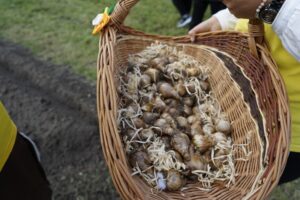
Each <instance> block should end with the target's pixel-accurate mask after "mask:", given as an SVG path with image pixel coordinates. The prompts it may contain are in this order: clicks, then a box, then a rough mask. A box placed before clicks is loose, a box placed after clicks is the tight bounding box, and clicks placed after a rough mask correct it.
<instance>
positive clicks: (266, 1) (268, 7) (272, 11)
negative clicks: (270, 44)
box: [256, 0, 285, 24]
mask: <svg viewBox="0 0 300 200" xmlns="http://www.w3.org/2000/svg"><path fill="white" fill-rule="evenodd" d="M284 2H285V0H262V2H261V4H260V5H259V6H258V8H257V9H256V17H257V18H258V19H261V20H262V21H264V22H265V23H268V24H272V23H273V21H274V20H275V18H276V16H277V14H278V12H279V10H280V9H281V7H282V5H283V3H284Z"/></svg>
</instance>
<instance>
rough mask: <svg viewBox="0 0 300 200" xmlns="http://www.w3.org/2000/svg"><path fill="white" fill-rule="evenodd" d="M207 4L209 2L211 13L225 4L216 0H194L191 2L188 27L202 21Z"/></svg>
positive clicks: (192, 26) (222, 7) (221, 8)
mask: <svg viewBox="0 0 300 200" xmlns="http://www.w3.org/2000/svg"><path fill="white" fill-rule="evenodd" d="M208 4H210V9H211V14H212V15H213V14H215V13H217V12H218V11H220V10H223V9H225V8H226V6H225V5H224V4H223V3H222V2H220V1H218V0H194V3H193V7H194V8H193V14H192V22H191V24H190V29H192V28H194V27H195V26H196V25H198V24H199V23H200V22H202V20H203V17H204V13H205V11H206V9H207V6H208Z"/></svg>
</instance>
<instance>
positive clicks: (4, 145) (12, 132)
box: [0, 101, 17, 173]
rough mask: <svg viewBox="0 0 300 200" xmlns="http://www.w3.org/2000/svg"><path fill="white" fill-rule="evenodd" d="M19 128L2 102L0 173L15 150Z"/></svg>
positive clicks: (0, 110)
mask: <svg viewBox="0 0 300 200" xmlns="http://www.w3.org/2000/svg"><path fill="white" fill-rule="evenodd" d="M16 136H17V128H16V126H15V124H14V122H13V121H12V120H11V119H10V117H9V115H8V114H7V111H6V110H5V108H4V106H3V104H2V103H1V101H0V173H1V170H2V168H3V166H4V164H5V162H6V161H7V159H8V157H9V154H10V152H11V151H12V149H13V146H14V144H15V140H16Z"/></svg>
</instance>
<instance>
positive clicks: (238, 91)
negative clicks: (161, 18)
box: [97, 0, 290, 200]
mask: <svg viewBox="0 0 300 200" xmlns="http://www.w3.org/2000/svg"><path fill="white" fill-rule="evenodd" d="M137 2H138V0H120V1H119V2H118V4H117V5H116V7H115V10H114V12H113V13H112V15H111V21H110V23H109V25H108V26H107V27H105V28H104V30H103V31H102V32H101V35H100V43H99V57H98V66H97V109H98V117H99V125H100V137H101V145H102V150H103V153H104V156H105V159H106V162H107V165H108V168H109V171H110V174H111V176H112V180H113V182H114V185H115V187H116V189H117V191H118V192H119V194H120V196H121V197H122V198H123V199H230V200H231V199H266V198H267V197H268V195H269V194H270V192H271V191H272V189H273V188H274V187H275V186H276V185H277V183H278V180H279V178H280V176H281V174H282V172H283V169H284V166H285V164H286V160H287V157H288V152H289V140H290V114H289V108H288V101H287V94H286V91H285V88H284V83H283V80H282V78H281V76H280V74H279V72H278V71H277V67H276V64H275V63H274V61H273V60H272V58H271V56H270V54H269V52H268V50H267V48H266V47H265V45H263V40H262V39H263V38H262V36H263V32H262V30H263V29H262V26H261V24H260V23H257V24H255V23H254V25H251V26H249V28H250V34H242V33H238V32H215V33H206V34H199V35H197V37H196V43H193V44H191V43H190V38H189V37H188V36H183V37H166V36H158V35H149V34H146V33H143V32H140V31H136V30H134V29H131V28H129V27H126V26H124V25H122V23H123V21H124V19H125V18H126V16H127V15H128V13H129V10H130V8H132V7H133V6H134V5H135V4H136V3H137ZM253 22H255V21H253ZM155 41H160V42H162V43H167V44H168V45H170V46H174V47H176V48H177V49H178V50H182V51H184V52H185V53H186V54H187V55H190V56H192V57H194V59H196V60H198V61H199V62H200V63H201V64H203V65H206V66H209V75H210V76H209V82H210V84H211V89H212V92H213V93H214V95H215V96H216V98H217V99H218V101H219V103H220V105H221V107H222V110H223V111H224V112H226V113H227V114H228V116H229V119H230V121H233V125H232V126H233V131H232V138H233V142H234V143H235V144H241V143H246V142H247V138H248V137H249V136H250V146H249V150H250V151H251V152H252V154H251V156H250V158H249V161H247V162H243V161H237V162H236V171H237V174H238V176H237V177H236V182H235V183H234V184H233V185H231V186H230V187H229V188H226V187H225V186H224V185H222V184H214V186H213V189H212V190H211V191H209V192H207V191H201V190H199V189H198V187H199V186H200V185H199V184H200V183H197V184H196V183H195V184H189V185H187V186H186V188H187V189H185V190H184V191H181V192H157V191H155V190H153V189H151V187H150V186H148V185H147V184H146V183H145V182H144V181H143V180H142V179H141V178H139V176H132V175H131V173H132V171H131V166H130V165H129V163H128V161H127V157H126V153H125V151H124V148H123V144H122V141H121V138H120V135H119V132H118V127H117V123H116V119H117V110H118V94H117V92H116V88H117V86H118V82H117V81H116V80H117V78H116V77H117V76H118V73H119V71H120V70H122V68H123V67H125V66H126V64H127V58H128V56H129V55H130V54H133V53H137V52H139V51H142V50H143V49H144V48H145V47H147V46H149V45H150V44H151V43H153V42H155ZM258 42H259V43H262V45H259V44H258Z"/></svg>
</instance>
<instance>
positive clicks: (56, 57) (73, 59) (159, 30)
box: [0, 0, 187, 79]
mask: <svg viewBox="0 0 300 200" xmlns="http://www.w3.org/2000/svg"><path fill="white" fill-rule="evenodd" d="M115 2H116V0H101V3H99V0H92V1H91V0H86V1H83V0H64V1H60V0H51V1H49V0H26V1H24V0H9V1H7V0H0V5H1V6H0V13H1V17H0V30H1V31H0V37H1V38H5V39H8V40H11V41H13V42H16V43H19V44H22V45H24V46H26V47H28V48H29V49H31V50H32V51H33V52H34V53H35V54H36V55H38V56H39V57H41V58H43V59H45V60H51V61H52V62H54V63H57V64H63V65H69V66H72V68H73V69H74V70H75V71H76V72H77V73H80V74H83V75H85V76H87V77H88V78H91V79H95V77H96V76H95V66H96V58H97V52H98V37H95V36H92V35H91V30H92V26H91V20H92V19H93V18H94V17H95V16H96V14H97V13H99V12H100V11H102V10H103V8H104V7H105V6H110V5H113V4H114V3H115ZM178 18H179V14H178V13H177V11H176V10H175V8H174V6H173V5H172V4H171V1H170V0H142V1H141V2H140V3H139V4H138V5H137V6H135V7H134V9H133V11H132V12H131V13H130V15H129V17H128V18H127V19H126V22H125V23H126V24H127V25H130V26H132V27H134V28H137V29H139V30H143V31H146V32H149V33H156V34H166V35H182V34H185V33H186V32H187V29H177V28H176V22H177V20H178ZM162 22H163V23H162Z"/></svg>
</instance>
